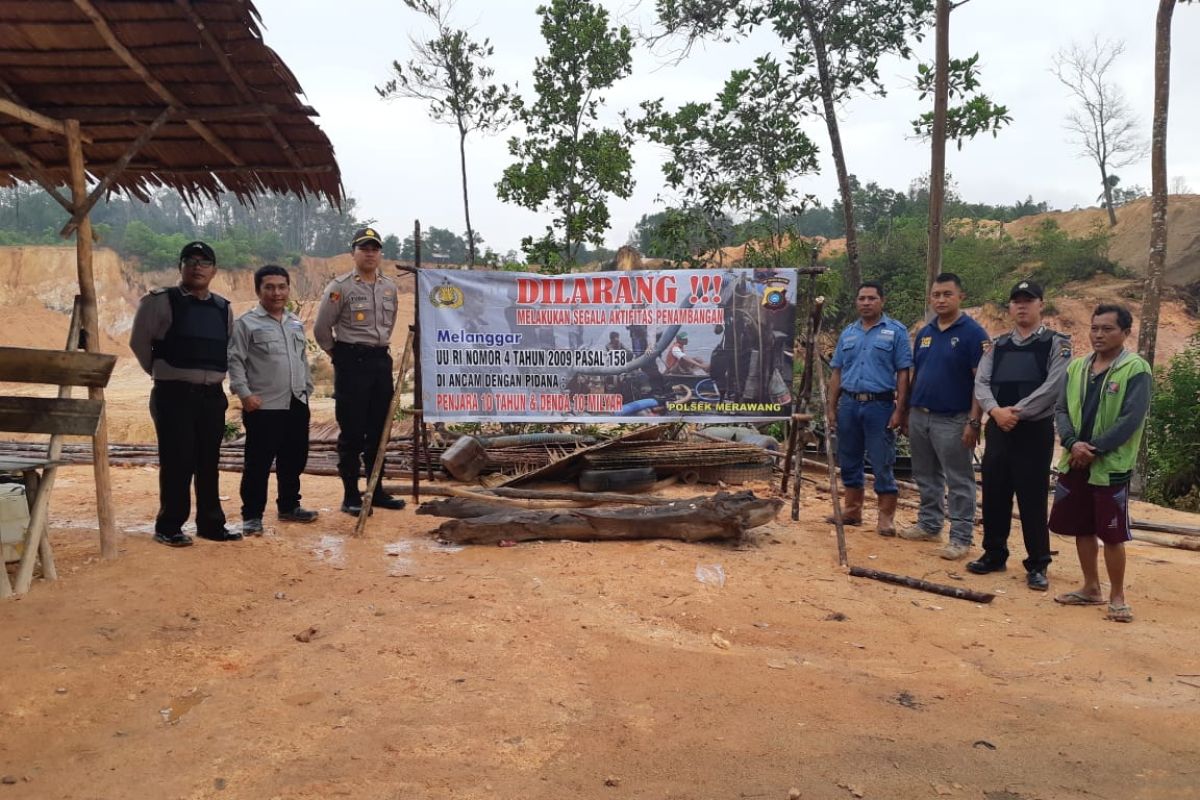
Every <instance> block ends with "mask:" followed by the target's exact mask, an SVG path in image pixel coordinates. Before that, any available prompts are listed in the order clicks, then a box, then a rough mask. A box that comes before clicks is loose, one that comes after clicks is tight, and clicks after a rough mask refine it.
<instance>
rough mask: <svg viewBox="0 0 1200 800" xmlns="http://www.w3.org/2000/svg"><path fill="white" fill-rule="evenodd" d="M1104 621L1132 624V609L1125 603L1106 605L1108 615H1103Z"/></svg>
mask: <svg viewBox="0 0 1200 800" xmlns="http://www.w3.org/2000/svg"><path fill="white" fill-rule="evenodd" d="M1104 618H1105V619H1111V620H1112V621H1113V622H1133V609H1132V608H1130V607H1129V605H1127V604H1125V603H1121V604H1114V603H1109V604H1108V613H1107V614H1105V615H1104Z"/></svg>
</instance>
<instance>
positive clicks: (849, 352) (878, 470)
mask: <svg viewBox="0 0 1200 800" xmlns="http://www.w3.org/2000/svg"><path fill="white" fill-rule="evenodd" d="M883 301H884V295H883V286H882V285H880V284H879V283H877V282H875V281H867V282H865V283H863V284H862V285H861V286H859V287H858V294H857V296H856V298H855V301H854V303H855V307H856V308H857V310H858V317H859V318H858V321H856V322H854V323H852V324H850V325H848V326H847V327H846V329H845V330H844V331H842V335H841V336H839V337H838V343H837V349H836V350H835V351H834V354H833V361H832V362H831V365H832V366H833V377H832V378H831V379H830V382H829V397H828V398H827V404H828V406H827V408H826V422H827V424H828V425H829V426H830V428H831V429H834V430H836V431H837V434H838V453H837V455H838V465H839V466H840V467H841V471H842V485H843V486H844V487H845V489H846V503H845V508H844V510H843V513H842V522H843V523H845V524H847V525H861V524H862V507H863V491H864V484H865V476H864V468H863V454H864V452H865V454H866V456H867V458H869V459H870V460H871V469H872V471H873V472H874V474H875V495H876V498H877V500H878V502H879V518H878V531H879V535H880V536H895V535H896V525H895V515H896V493H897V491H898V489H897V487H896V478H895V476H894V475H893V473H892V467H893V465H894V464H895V463H896V430H897V429H898V428H899V427H900V425H901V423H902V422H903V414H902V409H903V408H904V407H905V399H906V396H907V394H908V370H909V367H911V366H912V363H913V361H912V346H911V344H910V343H909V341H908V329H907V328H905V327H904V326H903V325H901V324H900V323H899V322H897V321H896V320H894V319H892V318H891V317H889V316H888V315H887V314H884V313H883Z"/></svg>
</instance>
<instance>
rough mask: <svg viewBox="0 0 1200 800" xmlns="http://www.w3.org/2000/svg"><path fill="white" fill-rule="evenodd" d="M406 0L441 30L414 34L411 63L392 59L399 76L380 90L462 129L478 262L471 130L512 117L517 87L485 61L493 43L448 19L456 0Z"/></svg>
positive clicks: (488, 129)
mask: <svg viewBox="0 0 1200 800" xmlns="http://www.w3.org/2000/svg"><path fill="white" fill-rule="evenodd" d="M404 4H405V5H406V6H408V7H409V8H411V9H412V10H413V11H416V12H418V13H420V14H422V15H424V16H425V17H427V18H429V19H430V20H431V21H432V22H433V23H434V25H435V27H436V29H437V34H436V35H435V36H434V38H432V39H430V40H428V41H421V40H419V39H416V38H410V41H411V43H412V49H413V55H414V57H413V58H412V59H411V60H410V61H409V62H408V64H407V66H401V65H400V62H399V61H393V62H392V69H393V71H394V72H395V75H396V77H394V78H392V79H391V80H389V81H388V82H387V83H385V84H384V85H383V86H377V87H375V91H377V92H378V93H379V96H380V97H382V98H384V99H385V100H386V99H388V98H392V97H408V98H415V99H418V100H424V101H425V102H427V103H429V116H430V118H432V119H433V120H434V121H435V122H440V123H443V124H446V125H453V126H454V127H455V128H456V129H457V130H458V160H459V166H460V168H461V172H462V197H463V216H464V217H465V218H466V223H467V237H466V241H467V249H468V257H467V263H468V264H472V265H473V264H474V263H475V244H474V243H475V235H474V228H472V227H471V201H470V193H469V192H468V190H467V135H468V134H470V133H472V132H475V131H479V132H480V133H494V132H498V131H501V130H503V129H504V128H506V127H508V124H509V122H510V121H511V114H510V111H509V109H510V105H511V102H512V92H511V90H510V89H509V87H508V85H507V84H500V85H497V84H496V83H494V82H493V80H492V79H493V76H494V75H495V71H494V70H493V69H492V68H491V67H489V66H487V64H486V63H485V62H486V61H487V59H488V58H490V57H491V56H492V53H493V47H492V45H491V43H490V42H489V41H488V40H487V39H484V40H483V41H482V42H476V41H474V40H473V39H471V37H470V36H469V35H468V34H467V32H466V31H464V30H458V29H455V28H452V27H451V26H450V22H449V16H450V10H451V7H452V5H453V3H452V0H404Z"/></svg>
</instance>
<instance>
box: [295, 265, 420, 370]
mask: <svg viewBox="0 0 1200 800" xmlns="http://www.w3.org/2000/svg"><path fill="white" fill-rule="evenodd" d="M398 302H399V297H398V292H397V289H396V282H395V281H393V280H392V279H391V278H389V277H387V276H386V275H383V274H381V273H376V275H375V282H374V283H368V282H367V281H364V280H363V279H362V277H361V276H360V275H359V274H358V273H357V272H355V271H351V272H347V273H346V274H345V275H339V276H338V277H336V278H334V279H333V280H332V281H330V282H329V285H328V286H326V287H325V293H324V294H323V295H322V296H321V305H320V307H319V308H318V309H317V321H316V323H314V325H313V335H314V337H315V338H316V340H317V344H318V345H319V346H320V348H321V349H322V350H324V351H326V352H329V351H330V350H332V349H333V345H334V343H335V342H341V343H342V344H361V345H367V346H369V347H387V346H388V344H389V342H390V341H391V338H392V328H393V327H395V325H396V304H397V303H398Z"/></svg>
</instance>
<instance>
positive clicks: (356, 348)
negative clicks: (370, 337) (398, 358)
mask: <svg viewBox="0 0 1200 800" xmlns="http://www.w3.org/2000/svg"><path fill="white" fill-rule="evenodd" d="M333 348H334V349H335V350H338V349H341V350H349V351H350V352H352V353H370V354H372V355H383V354H386V353H387V352H388V349H387V348H386V347H375V346H374V345H369V344H354V343H351V342H334V343H333Z"/></svg>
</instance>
